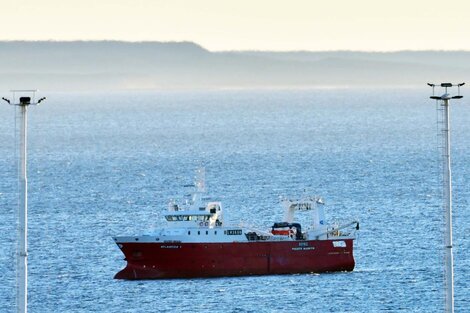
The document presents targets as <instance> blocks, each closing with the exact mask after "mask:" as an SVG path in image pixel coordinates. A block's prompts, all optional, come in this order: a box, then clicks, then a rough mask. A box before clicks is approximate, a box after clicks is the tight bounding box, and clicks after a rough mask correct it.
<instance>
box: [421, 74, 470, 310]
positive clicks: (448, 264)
mask: <svg viewBox="0 0 470 313" xmlns="http://www.w3.org/2000/svg"><path fill="white" fill-rule="evenodd" d="M464 84H465V83H460V84H452V83H441V84H440V85H438V86H440V87H442V88H445V93H444V94H443V95H441V96H435V95H434V89H435V87H436V85H435V84H429V83H428V85H429V86H431V87H432V89H433V95H432V96H431V99H435V100H436V101H437V102H438V104H440V108H439V107H438V110H442V119H441V121H438V122H439V123H440V124H441V129H440V131H441V136H442V160H441V161H442V187H443V207H444V211H445V227H446V229H445V242H444V248H445V285H446V303H445V308H446V312H447V313H453V312H454V265H453V263H454V256H453V251H452V171H451V159H450V99H462V98H463V96H461V95H460V87H461V86H463V85H464ZM454 86H457V87H458V94H457V95H456V96H451V95H450V94H449V93H447V88H450V87H454Z"/></svg>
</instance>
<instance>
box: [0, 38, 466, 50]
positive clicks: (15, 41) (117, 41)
mask: <svg viewBox="0 0 470 313" xmlns="http://www.w3.org/2000/svg"><path fill="white" fill-rule="evenodd" d="M10 42H11V43H99V42H110V43H128V44H145V43H149V44H151V43H160V44H184V43H186V44H194V45H196V46H198V47H200V48H202V49H204V50H206V51H208V52H213V53H221V52H222V53H223V52H234V53H246V52H261V53H263V52H274V53H325V52H358V53H400V52H470V49H469V50H466V49H449V50H447V49H399V50H355V49H325V50H307V49H292V50H265V49H252V50H247V49H231V50H209V49H207V48H205V47H204V46H203V45H201V44H199V43H197V42H194V41H190V40H172V41H158V40H138V41H132V40H119V39H70V40H57V39H39V40H30V39H0V43H10Z"/></svg>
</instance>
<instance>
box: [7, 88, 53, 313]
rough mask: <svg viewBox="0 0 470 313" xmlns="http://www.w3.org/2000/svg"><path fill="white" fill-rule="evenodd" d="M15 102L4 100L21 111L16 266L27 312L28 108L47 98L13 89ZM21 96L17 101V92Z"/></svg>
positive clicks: (19, 306) (19, 302) (22, 309)
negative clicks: (36, 97)
mask: <svg viewBox="0 0 470 313" xmlns="http://www.w3.org/2000/svg"><path fill="white" fill-rule="evenodd" d="M11 92H12V93H13V103H12V102H11V101H10V100H9V99H6V98H2V99H3V100H4V101H6V102H8V103H9V104H11V105H15V106H18V107H19V111H20V118H21V123H20V146H19V150H20V151H19V153H20V154H19V156H20V160H19V163H18V179H19V196H18V197H19V203H18V206H19V210H18V211H19V213H18V218H19V224H18V225H19V227H18V250H17V254H16V266H17V276H18V286H17V294H16V302H17V310H18V312H22V313H26V312H27V303H28V179H27V175H26V174H27V173H26V160H27V149H26V146H27V129H28V115H27V109H28V106H30V105H39V103H41V102H42V101H44V100H45V99H46V98H41V99H39V100H38V101H37V102H35V94H36V92H37V90H12V91H11ZM18 93H19V94H20V95H21V96H20V97H19V99H18V102H16V96H17V94H18Z"/></svg>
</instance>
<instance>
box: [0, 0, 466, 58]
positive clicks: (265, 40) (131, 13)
mask: <svg viewBox="0 0 470 313" xmlns="http://www.w3.org/2000/svg"><path fill="white" fill-rule="evenodd" d="M0 4H1V5H0V9H1V10H0V12H1V15H2V19H1V20H0V40H102V39H110V40H111V39H112V40H127V41H183V40H187V41H194V42H196V43H199V44H201V45H202V46H203V47H205V48H207V49H209V50H374V51H377V50H378V51H387V50H403V49H412V50H424V49H439V50H453V49H459V50H461V49H465V50H470V1H469V0H459V1H452V0H448V1H434V0H428V1H422V0H387V1H382V0H330V1H325V0H322V1H317V0H310V1H308V0H297V1H296V0H290V1H276V0H270V1H265V0H251V1H250V0H237V1H232V0H187V1H182V0H167V1H161V0H40V1H34V0H29V1H25V0H13V1H12V0H0Z"/></svg>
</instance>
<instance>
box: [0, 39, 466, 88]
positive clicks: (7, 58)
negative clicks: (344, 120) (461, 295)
mask: <svg viewBox="0 0 470 313" xmlns="http://www.w3.org/2000/svg"><path fill="white" fill-rule="evenodd" d="M469 77H470V52H469V51H402V52H355V51H332V52H309V51H299V52H269V51H233V52H210V51H208V50H206V49H204V48H203V47H201V46H199V45H197V44H194V43H191V42H139V43H130V42H119V41H74V42H54V41H41V42H27V41H3V42H0V89H3V90H9V89H12V88H32V87H35V88H40V89H43V90H44V89H45V90H99V89H105V90H123V89H178V88H265V87H267V88H288V87H300V88H303V87H325V86H327V87H331V86H333V87H335V86H337V87H348V86H349V87H354V86H371V87H374V86H382V87H383V86H410V87H413V86H422V85H423V84H424V83H426V82H428V81H434V82H440V81H447V80H449V81H468V78H469Z"/></svg>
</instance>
